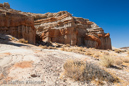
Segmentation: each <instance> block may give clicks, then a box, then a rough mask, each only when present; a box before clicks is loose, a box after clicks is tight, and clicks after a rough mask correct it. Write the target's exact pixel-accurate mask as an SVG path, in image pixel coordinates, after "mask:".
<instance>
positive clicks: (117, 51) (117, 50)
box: [114, 49, 126, 53]
mask: <svg viewBox="0 0 129 86" xmlns="http://www.w3.org/2000/svg"><path fill="white" fill-rule="evenodd" d="M114 51H115V52H116V53H121V52H126V50H120V49H114Z"/></svg>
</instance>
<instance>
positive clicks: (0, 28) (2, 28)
mask: <svg viewBox="0 0 129 86" xmlns="http://www.w3.org/2000/svg"><path fill="white" fill-rule="evenodd" d="M0 7H1V8H0V33H1V34H9V35H12V36H15V37H17V38H19V39H20V38H24V39H26V40H28V42H29V43H32V44H35V36H36V30H35V28H34V19H33V17H29V16H27V15H24V14H20V13H19V12H18V11H15V10H13V9H10V5H9V4H8V3H4V4H0Z"/></svg>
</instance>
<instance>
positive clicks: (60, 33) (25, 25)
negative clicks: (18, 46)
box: [0, 3, 111, 49]
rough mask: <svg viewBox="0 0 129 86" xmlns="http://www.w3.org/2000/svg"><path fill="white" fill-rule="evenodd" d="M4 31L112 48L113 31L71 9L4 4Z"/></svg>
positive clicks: (0, 20)
mask: <svg viewBox="0 0 129 86" xmlns="http://www.w3.org/2000/svg"><path fill="white" fill-rule="evenodd" d="M0 33H2V34H10V35H13V36H15V37H17V38H25V39H26V40H28V41H29V43H33V44H34V43H35V39H36V40H37V41H44V42H50V41H51V42H57V43H63V44H70V45H78V46H86V47H93V48H98V49H111V39H110V34H109V33H104V30H103V29H102V28H101V27H99V26H97V25H96V24H95V23H94V22H91V21H89V20H88V19H83V18H78V17H73V16H72V15H71V14H70V13H69V12H67V11H60V12H58V13H46V14H34V13H27V12H21V11H16V10H13V9H11V8H10V5H9V4H8V3H4V4H0Z"/></svg>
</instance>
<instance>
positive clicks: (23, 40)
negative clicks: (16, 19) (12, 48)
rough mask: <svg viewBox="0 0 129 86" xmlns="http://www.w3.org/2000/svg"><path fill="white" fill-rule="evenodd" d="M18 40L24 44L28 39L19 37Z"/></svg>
mask: <svg viewBox="0 0 129 86" xmlns="http://www.w3.org/2000/svg"><path fill="white" fill-rule="evenodd" d="M19 42H21V43H25V44H28V41H27V40H25V39H23V38H22V39H19Z"/></svg>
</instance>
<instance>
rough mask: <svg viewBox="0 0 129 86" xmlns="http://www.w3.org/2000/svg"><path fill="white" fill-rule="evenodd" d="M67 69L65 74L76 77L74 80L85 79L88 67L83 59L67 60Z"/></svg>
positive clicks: (64, 66)
mask: <svg viewBox="0 0 129 86" xmlns="http://www.w3.org/2000/svg"><path fill="white" fill-rule="evenodd" d="M63 68H64V70H65V72H64V73H65V75H66V76H68V77H70V78H72V79H74V80H82V79H83V76H82V75H83V72H84V69H85V68H86V64H85V62H83V61H79V60H67V61H66V63H65V64H64V65H63Z"/></svg>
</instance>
